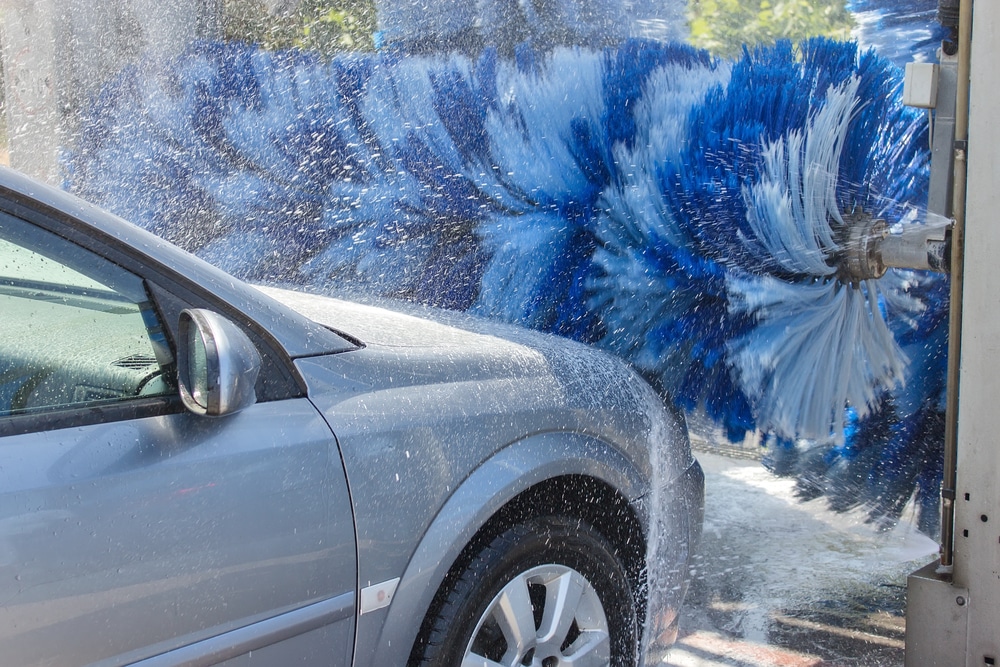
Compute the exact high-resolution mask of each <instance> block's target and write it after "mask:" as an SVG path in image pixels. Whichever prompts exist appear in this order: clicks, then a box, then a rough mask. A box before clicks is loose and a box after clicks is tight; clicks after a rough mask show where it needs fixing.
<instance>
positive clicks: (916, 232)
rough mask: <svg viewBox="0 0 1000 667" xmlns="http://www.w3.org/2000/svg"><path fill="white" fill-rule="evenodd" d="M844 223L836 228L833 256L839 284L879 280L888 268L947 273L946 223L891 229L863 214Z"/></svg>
mask: <svg viewBox="0 0 1000 667" xmlns="http://www.w3.org/2000/svg"><path fill="white" fill-rule="evenodd" d="M929 217H935V216H929ZM843 220H844V224H843V225H837V226H836V227H835V235H836V238H837V240H838V245H839V250H838V252H837V253H836V255H835V256H834V265H835V266H836V267H837V278H839V279H840V281H841V282H844V283H849V284H852V285H858V284H860V283H861V282H863V281H865V280H872V279H876V278H881V277H882V276H884V275H885V272H886V271H887V270H888V269H890V268H896V269H915V270H924V271H937V272H941V273H947V272H948V270H949V265H948V264H949V263H948V258H949V256H950V254H951V252H950V246H951V226H950V225H949V224H946V223H945V224H935V223H932V222H922V223H912V224H907V225H905V226H903V227H901V228H900V229H899V230H894V229H890V228H889V225H888V224H887V223H886V221H885V220H881V219H877V218H873V217H872V216H871V215H870V214H868V213H866V212H864V211H858V212H855V213H851V214H849V215H845V216H844V217H843Z"/></svg>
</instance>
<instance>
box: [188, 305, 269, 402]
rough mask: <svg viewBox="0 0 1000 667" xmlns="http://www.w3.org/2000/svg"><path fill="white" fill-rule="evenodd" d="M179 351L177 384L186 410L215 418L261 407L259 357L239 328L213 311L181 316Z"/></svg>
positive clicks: (193, 310) (191, 311)
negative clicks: (257, 386) (258, 400)
mask: <svg viewBox="0 0 1000 667" xmlns="http://www.w3.org/2000/svg"><path fill="white" fill-rule="evenodd" d="M177 347H178V354H177V379H178V384H179V385H180V392H181V400H182V401H183V402H184V406H185V407H186V408H187V409H188V410H190V411H191V412H193V413H195V414H197V415H209V416H213V417H217V416H221V415H231V414H233V413H235V412H239V411H240V410H242V409H244V408H248V407H250V406H251V405H253V404H254V403H255V402H256V401H257V394H256V392H255V391H254V385H255V384H256V383H257V374H258V373H259V372H260V365H261V360H260V353H258V352H257V348H256V347H254V344H253V342H251V340H250V338H249V337H248V336H247V335H246V334H245V333H244V332H243V330H242V329H240V328H239V327H237V326H236V325H235V324H233V323H232V322H230V321H229V320H227V319H226V318H224V317H222V316H221V315H219V314H217V313H213V312H212V311H210V310H204V309H201V308H189V309H186V310H183V311H181V315H180V320H179V322H178V341H177Z"/></svg>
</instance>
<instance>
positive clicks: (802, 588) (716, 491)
mask: <svg viewBox="0 0 1000 667" xmlns="http://www.w3.org/2000/svg"><path fill="white" fill-rule="evenodd" d="M698 459H699V460H700V461H701V463H702V467H703V468H704V469H705V475H706V482H705V486H706V507H705V532H704V538H703V540H702V544H701V547H700V549H699V552H700V553H699V556H698V558H697V561H696V566H695V572H694V579H693V582H692V586H691V589H690V591H689V593H688V598H687V602H686V604H685V608H684V609H683V611H682V617H681V636H680V638H679V640H678V643H677V645H676V646H675V647H674V648H673V649H672V650H671V651H670V653H669V655H668V657H667V659H666V660H665V662H664V663H663V664H664V665H669V666H671V667H714V666H721V665H725V666H739V667H771V666H774V667H819V666H823V667H832V666H836V667H869V666H871V667H895V666H897V665H902V664H903V639H904V633H905V605H906V602H905V598H906V575H907V574H908V573H910V572H911V571H913V570H915V569H917V568H919V567H920V566H922V565H924V564H926V563H928V562H930V561H931V560H933V558H934V555H935V554H936V552H937V544H936V543H934V542H933V541H932V540H930V539H929V538H927V537H925V536H924V535H922V534H920V533H918V532H917V531H916V530H915V529H914V528H913V527H912V526H911V524H910V523H909V522H907V521H903V522H901V523H900V524H899V525H898V526H896V527H895V528H894V529H892V530H890V531H887V532H879V531H877V530H876V529H875V528H874V527H873V526H871V525H870V524H867V523H865V521H864V514H863V513H861V512H854V513H848V514H837V513H834V512H831V511H829V510H828V509H827V508H826V505H825V503H824V501H823V500H822V499H818V500H814V501H810V502H807V503H803V502H800V501H799V500H797V499H796V498H795V495H794V482H793V481H792V480H788V479H780V478H777V477H775V476H773V475H771V474H770V473H769V472H767V470H765V469H764V468H763V467H762V466H761V465H760V463H759V462H756V461H749V460H739V459H732V458H728V457H723V456H719V455H717V454H711V453H704V452H699V453H698ZM904 518H905V517H904Z"/></svg>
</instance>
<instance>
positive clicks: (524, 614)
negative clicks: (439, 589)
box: [419, 516, 639, 667]
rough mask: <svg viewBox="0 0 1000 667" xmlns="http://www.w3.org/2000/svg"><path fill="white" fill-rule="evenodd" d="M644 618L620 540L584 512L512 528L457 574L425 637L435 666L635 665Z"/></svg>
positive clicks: (427, 656)
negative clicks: (612, 541) (609, 535)
mask: <svg viewBox="0 0 1000 667" xmlns="http://www.w3.org/2000/svg"><path fill="white" fill-rule="evenodd" d="M638 625H639V623H638V619H637V614H636V598H635V596H634V594H633V587H632V584H631V580H630V578H629V576H628V574H627V573H626V571H625V569H624V568H623V566H622V564H621V562H620V561H619V559H618V557H617V556H616V552H615V549H614V547H613V546H612V545H611V544H610V543H609V542H608V541H607V540H606V539H605V538H604V537H603V536H602V535H601V534H600V533H598V532H597V531H596V530H595V529H594V528H592V527H591V526H589V525H588V524H586V523H583V522H581V521H580V520H578V519H574V518H570V517H561V516H548V517H541V518H536V519H531V520H529V521H526V522H525V523H523V524H520V525H518V526H515V527H514V528H511V529H509V530H507V531H506V532H505V533H503V534H501V535H500V536H498V537H496V538H495V539H493V541H492V542H490V544H489V545H488V546H487V547H485V548H484V549H483V550H482V551H480V552H479V553H478V554H477V555H476V556H475V557H474V558H473V560H472V562H471V563H469V565H468V566H467V567H466V568H465V570H464V571H463V572H462V573H461V574H460V575H459V576H458V577H457V578H456V579H455V580H454V583H453V584H452V586H451V588H450V590H449V592H448V594H447V596H446V598H445V600H444V603H443V605H442V606H441V608H440V611H439V613H438V614H437V616H436V617H435V618H434V619H433V622H432V623H431V625H430V629H429V632H428V633H427V635H426V637H427V639H426V644H425V646H424V651H423V659H422V661H421V662H420V663H419V664H421V665H427V666H434V667H458V666H459V665H461V666H462V667H472V666H477V667H515V666H516V665H524V666H529V665H530V666H533V667H560V666H567V665H586V666H595V667H597V666H600V667H604V666H607V665H614V666H615V667H630V666H632V665H635V663H636V653H637V637H638Z"/></svg>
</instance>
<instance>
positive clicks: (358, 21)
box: [222, 0, 376, 55]
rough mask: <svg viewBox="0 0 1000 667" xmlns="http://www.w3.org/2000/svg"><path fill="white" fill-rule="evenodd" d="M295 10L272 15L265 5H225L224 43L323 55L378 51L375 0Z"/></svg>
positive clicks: (231, 0) (243, 1)
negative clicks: (234, 42) (252, 44)
mask: <svg viewBox="0 0 1000 667" xmlns="http://www.w3.org/2000/svg"><path fill="white" fill-rule="evenodd" d="M291 5H292V6H286V7H282V6H279V7H277V8H276V9H274V10H273V11H269V10H268V8H267V6H266V5H265V3H264V2H263V0H224V1H223V21H222V23H223V31H224V33H225V38H226V39H228V40H234V41H243V42H253V43H256V44H260V45H262V46H264V47H265V48H269V49H288V48H293V47H295V48H301V49H307V50H310V51H316V52H318V53H322V54H324V55H332V54H334V53H338V52H342V51H371V50H372V49H373V48H374V42H373V35H374V33H375V30H376V27H375V26H376V17H375V4H374V2H373V0H302V1H301V2H298V3H291Z"/></svg>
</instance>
